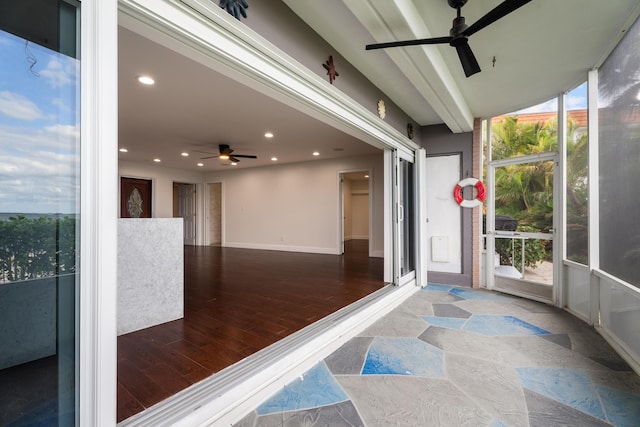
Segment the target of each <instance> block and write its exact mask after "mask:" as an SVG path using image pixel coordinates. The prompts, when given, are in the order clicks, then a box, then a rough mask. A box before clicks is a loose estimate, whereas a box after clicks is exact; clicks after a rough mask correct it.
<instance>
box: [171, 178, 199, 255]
mask: <svg viewBox="0 0 640 427" xmlns="http://www.w3.org/2000/svg"><path fill="white" fill-rule="evenodd" d="M173 216H174V218H182V220H183V237H184V244H185V245H195V244H196V185H195V184H184V183H179V182H174V183H173Z"/></svg>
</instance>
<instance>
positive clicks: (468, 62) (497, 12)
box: [365, 0, 531, 77]
mask: <svg viewBox="0 0 640 427" xmlns="http://www.w3.org/2000/svg"><path fill="white" fill-rule="evenodd" d="M530 1H531V0H505V1H503V2H502V3H500V4H499V5H498V6H496V7H495V8H493V9H492V10H490V11H489V12H488V13H486V14H485V15H484V16H482V17H481V18H480V19H478V20H477V21H476V22H474V23H473V24H472V25H471V26H467V25H466V24H465V21H464V16H462V15H461V9H462V6H464V5H465V4H466V3H467V0H447V3H449V6H451V7H452V8H454V9H456V10H457V11H458V13H457V16H456V17H455V18H454V20H453V26H452V27H451V30H449V36H445V37H434V38H429V39H416V40H403V41H396V42H386V43H374V44H368V45H366V47H365V49H366V50H372V49H384V48H387V47H397V46H416V45H423V44H444V43H448V44H449V45H450V46H453V47H455V48H456V51H457V52H458V57H459V58H460V62H461V63H462V68H463V69H464V74H465V76H467V77H470V76H472V75H474V74H476V73H479V72H480V65H478V61H477V60H476V57H475V55H474V54H473V51H472V50H471V47H469V42H468V38H469V36H471V35H472V34H474V33H477V32H478V31H480V30H481V29H483V28H485V27H486V26H488V25H490V24H493V23H494V22H496V21H497V20H498V19H500V18H503V17H504V16H506V15H508V14H509V13H511V12H513V11H515V10H516V9H519V8H520V7H522V6H524V5H525V4H527V3H529V2H530Z"/></svg>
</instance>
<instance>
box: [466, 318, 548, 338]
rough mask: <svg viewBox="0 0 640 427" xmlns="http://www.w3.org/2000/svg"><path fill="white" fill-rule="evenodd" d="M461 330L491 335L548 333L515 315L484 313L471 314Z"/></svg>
mask: <svg viewBox="0 0 640 427" xmlns="http://www.w3.org/2000/svg"><path fill="white" fill-rule="evenodd" d="M462 330H464V331H468V332H475V333H478V334H482V335H487V336H491V337H500V336H522V335H545V334H550V332H549V331H546V330H544V329H542V328H539V327H537V326H535V325H532V324H531V323H527V322H525V321H524V320H520V319H518V318H517V317H513V316H492V315H484V314H483V315H476V314H474V315H473V316H471V317H470V318H469V319H467V322H466V323H465V325H464V326H463V328H462Z"/></svg>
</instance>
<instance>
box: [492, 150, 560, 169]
mask: <svg viewBox="0 0 640 427" xmlns="http://www.w3.org/2000/svg"><path fill="white" fill-rule="evenodd" d="M557 155H558V153H557V152H555V151H549V152H546V153H538V154H529V155H527V156H519V157H510V158H508V159H500V160H492V161H491V162H489V164H490V165H491V166H493V167H495V168H500V167H503V166H510V165H519V164H522V163H533V162H545V161H547V160H553V161H556V159H557Z"/></svg>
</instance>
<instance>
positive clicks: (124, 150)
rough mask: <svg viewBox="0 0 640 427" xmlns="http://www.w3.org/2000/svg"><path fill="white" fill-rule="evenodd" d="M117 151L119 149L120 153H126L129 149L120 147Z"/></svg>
mask: <svg viewBox="0 0 640 427" xmlns="http://www.w3.org/2000/svg"><path fill="white" fill-rule="evenodd" d="M118 151H120V152H121V153H128V152H129V150H127V149H126V148H121V149H119V150H118Z"/></svg>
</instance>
